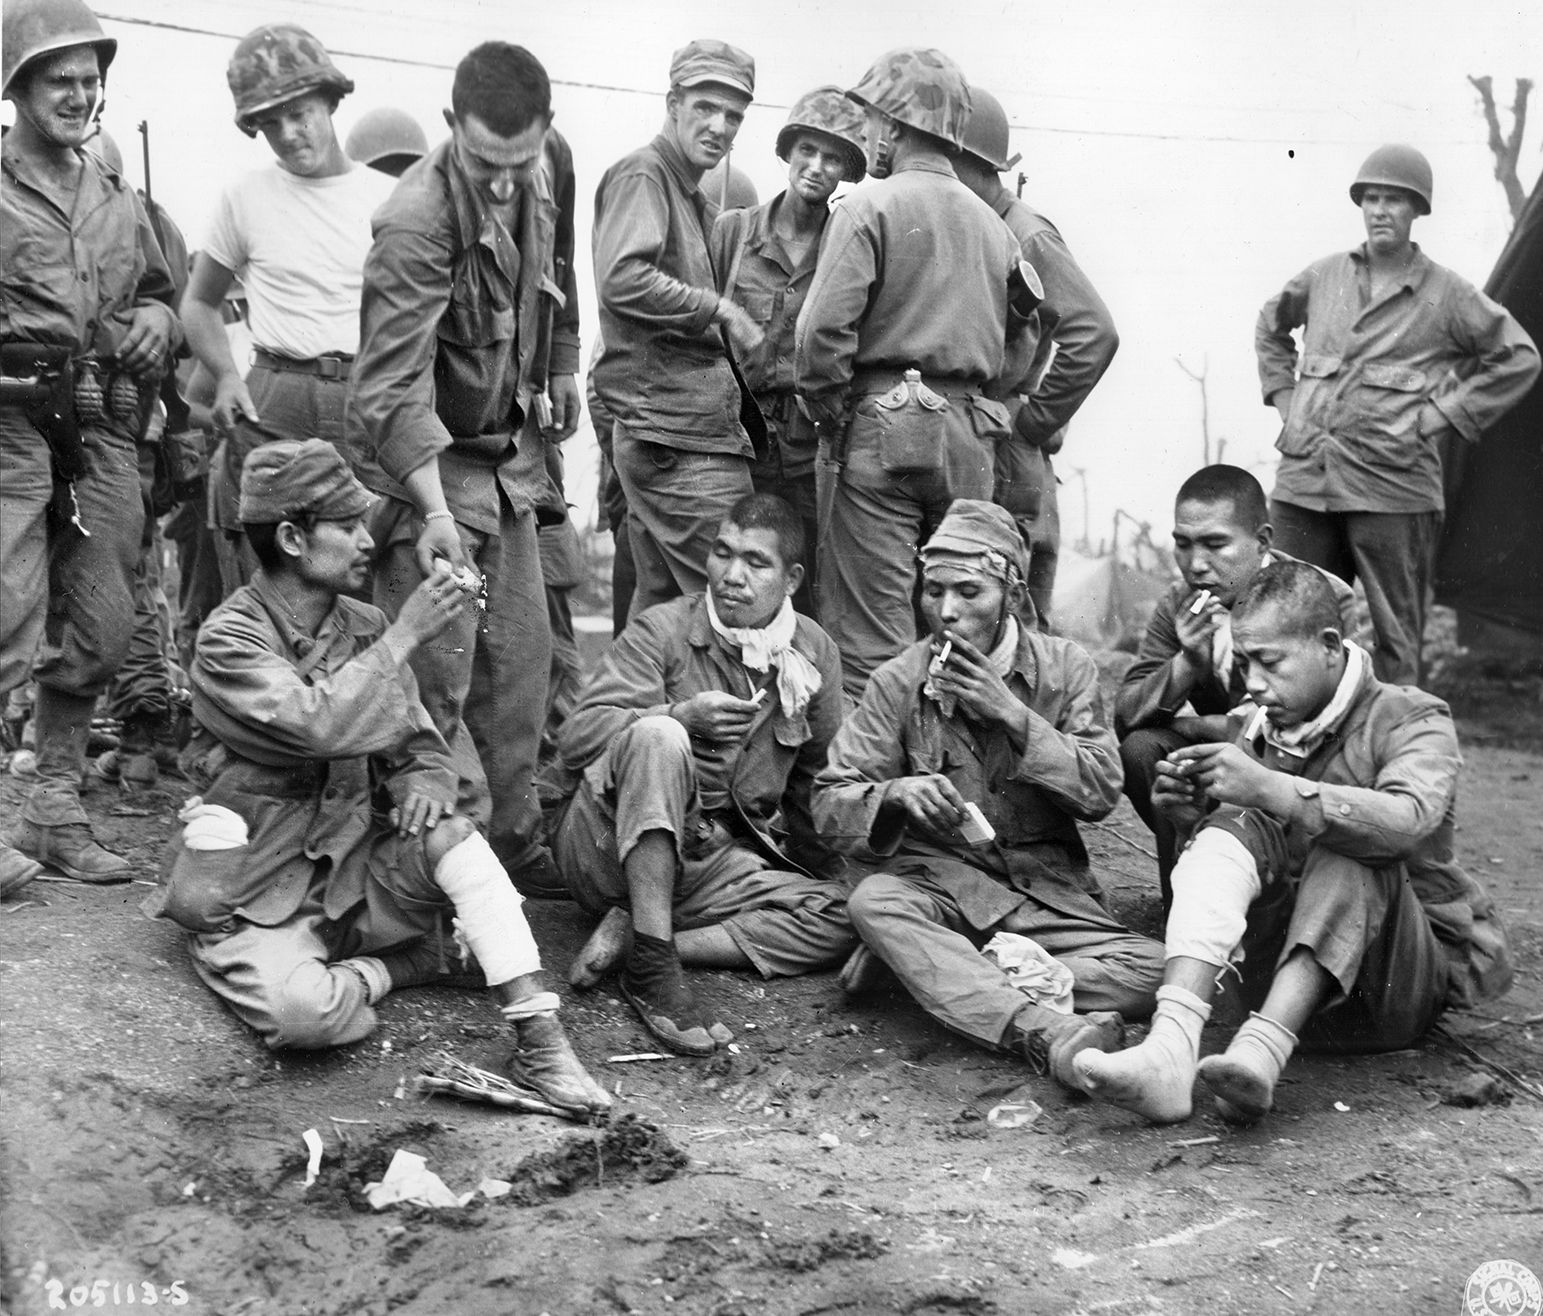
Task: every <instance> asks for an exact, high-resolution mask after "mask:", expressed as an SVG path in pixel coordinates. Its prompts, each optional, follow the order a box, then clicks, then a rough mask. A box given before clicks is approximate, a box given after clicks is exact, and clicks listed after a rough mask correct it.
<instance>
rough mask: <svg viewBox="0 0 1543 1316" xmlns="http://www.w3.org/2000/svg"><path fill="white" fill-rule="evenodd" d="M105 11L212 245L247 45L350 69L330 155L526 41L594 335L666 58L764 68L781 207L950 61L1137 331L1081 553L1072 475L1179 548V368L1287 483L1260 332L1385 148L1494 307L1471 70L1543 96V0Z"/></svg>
mask: <svg viewBox="0 0 1543 1316" xmlns="http://www.w3.org/2000/svg"><path fill="white" fill-rule="evenodd" d="M99 12H100V13H101V14H102V15H103V17H104V23H105V26H106V28H107V30H108V32H109V33H110V34H111V35H113V36H116V37H117V38H118V39H119V42H120V50H119V56H118V61H117V63H116V64H115V65H114V67H113V70H112V76H111V78H110V81H109V98H108V108H107V117H106V122H107V124H108V126H109V127H110V128H111V129H112V131H113V133H114V135H115V136H116V137H117V138H118V140H119V143H120V145H121V146H122V147H123V151H124V154H125V156H126V157H127V158H128V161H129V164H128V172H129V175H130V177H131V178H133V179H135V180H136V181H137V180H139V178H140V175H141V170H140V164H139V159H138V147H139V139H138V135H137V134H136V133H135V131H134V126H135V124H136V123H138V122H139V121H140V120H141V119H148V120H149V122H150V125H151V132H152V141H153V146H154V159H153V162H152V167H153V182H154V185H155V194H156V196H157V198H158V199H159V200H161V201H162V202H163V204H165V205H166V206H167V207H168V208H169V209H170V211H171V212H172V214H173V216H174V217H175V218H176V219H177V220H178V221H179V222H180V223H181V224H182V226H183V227H184V228H185V229H186V230H187V232H188V236H189V239H190V242H191V243H192V245H194V246H196V245H197V244H198V243H199V241H200V240H201V238H202V236H203V232H204V228H205V226H206V224H207V222H208V218H209V215H210V213H211V210H212V207H213V203H214V200H215V198H216V196H217V195H218V193H219V191H220V189H221V188H222V187H223V186H224V185H225V184H226V183H227V182H228V181H230V179H231V178H232V177H234V176H236V175H237V174H238V173H240V172H241V171H244V170H247V169H251V168H255V167H257V166H259V165H261V164H263V163H265V162H266V160H267V159H269V158H270V157H269V156H268V154H267V150H266V147H265V146H264V145H263V143H262V141H261V139H258V140H257V141H256V142H249V141H248V140H247V139H246V138H245V137H244V136H242V135H241V134H240V133H239V132H238V131H237V130H236V129H235V127H234V126H233V125H232V122H231V102H230V97H229V93H228V91H227V89H226V85H225V65H226V62H227V60H228V58H229V56H230V53H231V50H232V49H233V47H234V43H235V40H236V39H237V38H238V37H239V36H240V35H242V34H243V33H244V32H246V31H248V30H249V29H250V28H252V27H255V26H257V25H258V24H259V23H263V22H268V21H274V20H281V19H288V20H292V21H296V22H300V23H302V24H303V25H305V26H306V27H308V28H309V29H310V30H311V31H313V32H314V33H315V34H316V35H317V36H318V37H319V38H321V40H322V41H323V42H324V43H325V44H326V45H327V46H328V47H329V49H331V50H332V51H333V52H334V54H335V58H336V60H337V63H338V64H339V65H340V67H342V68H343V70H344V71H345V72H346V73H348V74H349V75H350V76H352V77H353V78H354V80H355V82H356V83H357V85H358V90H357V92H356V94H355V95H353V96H351V97H349V98H348V99H347V100H345V101H344V102H343V104H342V106H341V107H340V109H339V111H338V125H339V129H340V133H346V131H347V129H348V127H349V126H350V125H351V124H352V123H353V121H354V120H355V119H356V118H357V117H358V115H359V114H361V113H362V112H363V111H364V110H366V109H369V108H370V107H372V106H376V105H382V104H392V105H396V106H399V107H400V108H402V109H405V110H407V111H409V112H410V113H412V114H414V115H415V116H417V118H418V119H419V121H420V122H421V123H423V125H424V127H425V129H426V130H427V131H428V133H429V137H430V140H431V141H434V140H438V138H439V137H440V136H441V135H442V131H443V129H442V121H441V119H440V110H441V108H442V107H443V106H445V105H446V104H448V102H449V90H450V78H451V70H452V69H453V67H454V65H455V63H456V61H457V60H458V59H459V58H460V56H461V55H463V54H464V53H465V52H466V51H467V50H468V49H470V48H471V46H473V45H474V44H476V43H477V42H478V41H481V40H485V39H488V38H494V37H496V38H501V39H505V40H511V41H516V42H519V43H521V44H524V45H527V46H529V47H530V48H531V49H532V50H533V51H535V52H536V54H537V55H538V56H539V57H540V58H541V59H542V61H543V62H544V63H545V64H546V66H547V69H548V71H549V73H550V74H551V75H552V78H553V81H554V83H555V84H557V85H556V86H555V87H554V100H555V103H556V107H557V116H558V117H557V123H558V125H559V127H561V129H562V131H563V132H564V133H565V134H566V135H567V136H568V138H569V141H570V142H571V144H572V146H573V150H574V156H575V160H576V163H577V167H578V170H579V214H578V222H579V227H580V249H581V256H580V262H581V264H580V270H579V277H580V279H581V281H582V284H581V297H582V298H583V301H584V305H583V307H582V315H583V318H584V324H585V328H586V331H592V329H593V326H594V323H595V316H594V310H593V293H592V285H591V282H590V273H589V270H588V267H587V252H588V229H589V218H590V199H591V197H592V195H593V187H594V184H595V183H596V181H597V180H598V179H599V177H600V175H601V173H602V172H603V171H604V170H605V168H606V167H607V166H608V165H609V164H610V163H611V162H612V161H613V160H615V159H616V158H618V157H619V156H620V155H622V154H624V153H625V152H627V151H629V150H631V149H633V148H634V147H636V146H638V145H640V144H641V143H642V142H644V141H645V140H647V139H648V138H649V137H651V136H652V135H653V133H654V132H655V131H656V130H657V129H658V126H659V123H660V121H661V118H662V114H663V91H664V89H665V82H666V78H667V71H668V67H669V59H670V54H671V52H672V51H673V50H674V49H675V48H676V47H678V46H680V45H682V44H684V43H685V42H686V41H687V40H689V39H691V38H692V37H697V36H711V37H719V38H722V39H725V40H728V41H731V42H733V43H735V44H736V45H739V46H742V47H743V48H744V49H746V50H748V51H749V52H750V53H751V54H752V55H754V56H755V59H756V64H757V73H758V86H757V91H758V103H757V104H756V105H755V106H753V107H752V109H751V111H750V114H749V116H748V117H747V119H746V122H745V126H744V128H743V130H742V131H741V133H740V137H739V141H738V143H737V147H736V150H735V154H734V160H735V163H736V164H737V165H739V166H740V167H741V168H743V169H745V170H746V171H747V172H749V174H750V175H751V177H752V178H753V179H754V180H755V182H756V184H757V187H758V188H759V189H760V193H761V197H762V199H763V200H765V199H768V198H769V197H771V196H772V195H774V194H775V192H776V191H777V190H779V189H780V188H781V186H782V184H783V166H782V165H781V163H780V162H779V161H778V160H777V159H776V156H775V155H774V153H773V141H774V139H775V137H776V133H777V129H778V128H779V127H780V126H781V123H782V120H783V117H784V115H785V114H786V107H787V106H788V105H789V104H790V103H791V101H792V100H793V99H794V98H795V97H797V96H798V95H799V94H801V93H802V92H803V91H805V90H807V89H808V88H810V87H812V86H815V85H817V84H819V83H823V82H835V83H840V84H841V85H844V86H850V85H852V84H853V83H854V82H855V81H856V80H857V79H858V78H859V77H860V76H861V75H862V72H863V70H864V69H865V68H866V67H867V66H868V64H869V63H871V62H872V60H873V59H874V58H875V57H877V56H878V55H879V54H881V53H882V52H883V51H885V50H887V49H889V48H891V47H893V46H897V45H906V44H921V45H935V46H938V47H939V48H940V49H942V50H944V51H946V52H947V53H948V54H950V55H951V56H953V57H954V58H955V59H956V60H957V61H958V62H959V64H960V65H961V66H962V67H963V69H964V71H965V73H966V75H967V76H968V77H969V79H970V80H971V82H973V83H976V84H978V85H980V86H982V87H985V88H987V89H989V90H990V91H992V92H994V93H995V94H996V95H997V96H998V98H999V99H1000V100H1001V101H1002V102H1003V104H1004V105H1005V106H1006V107H1007V111H1008V115H1009V118H1010V120H1011V122H1012V123H1013V124H1014V125H1015V128H1014V132H1013V148H1014V150H1017V151H1021V152H1022V153H1023V156H1024V161H1023V163H1022V165H1021V166H1020V168H1022V169H1023V170H1025V172H1026V173H1027V175H1028V184H1027V188H1026V190H1025V193H1024V195H1025V197H1026V199H1027V200H1029V201H1030V203H1031V204H1033V205H1034V206H1035V207H1036V208H1038V209H1040V210H1041V211H1043V212H1044V213H1045V214H1046V215H1048V216H1049V217H1050V218H1051V219H1052V220H1054V221H1055V223H1056V224H1057V225H1058V226H1059V227H1060V229H1061V231H1062V232H1063V234H1064V235H1065V236H1066V238H1067V240H1068V242H1069V243H1070V245H1071V248H1072V250H1073V252H1074V253H1075V254H1076V256H1077V258H1078V260H1079V261H1080V262H1081V264H1082V265H1083V267H1084V268H1085V269H1086V270H1087V271H1088V273H1089V275H1090V276H1091V277H1092V279H1093V280H1094V282H1095V284H1096V285H1097V286H1098V288H1099V289H1100V291H1101V292H1102V293H1103V295H1104V298H1105V300H1106V301H1107V302H1108V303H1109V305H1110V307H1111V308H1112V310H1113V312H1114V316H1115V319H1116V322H1117V323H1118V325H1119V329H1120V334H1121V339H1122V345H1121V348H1120V353H1119V355H1118V356H1117V357H1116V359H1115V362H1114V365H1113V367H1112V368H1111V370H1110V372H1109V374H1108V375H1107V376H1106V377H1105V379H1104V382H1103V383H1102V384H1101V385H1100V386H1099V388H1098V390H1097V391H1096V392H1095V393H1094V394H1093V396H1092V398H1091V400H1090V401H1089V403H1088V404H1087V405H1086V406H1085V407H1084V409H1083V411H1082V412H1081V413H1080V415H1079V416H1078V418H1077V420H1076V421H1075V422H1074V424H1073V426H1072V430H1071V435H1070V438H1069V441H1068V445H1067V448H1066V451H1065V453H1064V455H1063V457H1062V459H1061V460H1060V463H1059V465H1060V471H1061V476H1062V479H1063V480H1064V481H1065V482H1066V487H1065V488H1064V490H1063V495H1062V502H1063V516H1064V519H1065V522H1066V530H1067V534H1068V537H1069V538H1076V537H1077V536H1079V535H1080V534H1081V533H1082V532H1083V530H1084V526H1083V516H1082V501H1083V499H1082V489H1081V487H1080V486H1079V484H1078V483H1077V481H1076V477H1075V475H1074V474H1073V472H1074V471H1075V470H1076V469H1077V468H1084V469H1085V470H1086V472H1087V483H1088V490H1089V495H1090V501H1091V506H1092V517H1091V520H1092V526H1091V532H1092V535H1093V537H1094V539H1095V540H1097V539H1099V538H1102V537H1107V535H1108V533H1109V529H1108V527H1109V525H1110V522H1111V519H1112V517H1113V515H1114V511H1115V509H1116V508H1124V509H1126V510H1128V511H1129V512H1131V513H1133V514H1134V515H1136V516H1137V517H1139V518H1141V519H1143V520H1151V521H1152V522H1153V524H1154V530H1155V531H1156V532H1157V534H1158V535H1160V536H1161V535H1165V534H1166V532H1167V529H1168V526H1169V520H1168V518H1169V516H1170V508H1171V501H1170V500H1171V497H1172V491H1173V489H1174V488H1175V487H1176V486H1177V484H1178V483H1179V481H1180V480H1181V479H1182V478H1183V477H1184V476H1185V475H1186V474H1188V473H1189V471H1190V470H1192V469H1193V468H1194V467H1195V466H1197V465H1198V464H1199V462H1200V459H1201V440H1200V405H1199V402H1200V399H1199V390H1198V389H1197V387H1196V385H1195V384H1194V383H1192V382H1191V381H1190V380H1189V379H1188V378H1186V377H1185V376H1184V375H1183V374H1182V373H1181V372H1180V371H1179V369H1178V367H1177V366H1176V365H1175V364H1174V358H1175V357H1181V358H1182V359H1183V360H1184V361H1185V362H1186V363H1187V364H1188V365H1190V366H1191V367H1192V368H1194V369H1196V370H1199V369H1200V368H1201V367H1202V366H1206V367H1207V368H1208V370H1209V378H1210V401H1211V429H1212V434H1213V437H1221V438H1225V439H1226V440H1227V448H1226V457H1227V459H1228V460H1233V461H1237V462H1239V463H1241V464H1243V465H1251V464H1254V463H1261V465H1260V466H1259V473H1260V475H1261V477H1262V478H1264V479H1265V482H1266V487H1268V483H1269V479H1270V473H1269V470H1268V463H1269V459H1270V455H1271V452H1272V448H1271V445H1272V443H1273V440H1274V437H1275V432H1276V429H1277V428H1278V427H1277V425H1276V423H1275V421H1274V413H1273V412H1272V411H1269V410H1267V409H1266V408H1265V407H1264V406H1263V405H1262V403H1261V402H1260V400H1259V397H1258V392H1257V376H1256V373H1255V367H1254V358H1253V349H1252V334H1253V323H1254V317H1255V315H1256V314H1257V312H1258V308H1259V306H1260V304H1261V303H1262V302H1263V301H1264V299H1265V298H1266V297H1268V296H1269V295H1270V294H1272V293H1273V292H1274V291H1276V290H1277V289H1278V288H1279V286H1280V285H1281V284H1282V283H1283V282H1284V281H1285V280H1286V279H1287V278H1288V277H1289V276H1290V275H1292V274H1294V273H1295V272H1296V271H1298V270H1299V269H1301V268H1302V267H1303V266H1305V265H1306V264H1307V263H1308V262H1309V261H1311V260H1313V259H1316V258H1317V257H1318V256H1321V255H1323V254H1325V253H1327V252H1329V251H1332V250H1334V249H1336V248H1345V247H1349V246H1352V245H1354V244H1355V243H1357V242H1358V241H1360V239H1361V238H1362V236H1363V234H1362V231H1361V227H1360V220H1359V215H1358V214H1357V212H1356V211H1355V210H1354V209H1353V208H1352V206H1351V204H1350V201H1349V199H1348V196H1347V193H1346V188H1347V187H1348V184H1349V182H1350V179H1351V178H1352V177H1353V175H1354V171H1355V169H1356V167H1357V165H1358V164H1359V163H1360V161H1361V159H1362V158H1363V157H1364V156H1365V154H1366V153H1367V152H1368V151H1369V150H1370V149H1371V148H1372V147H1374V146H1376V145H1377V144H1378V143H1380V142H1383V141H1388V140H1407V141H1411V142H1413V143H1415V144H1416V145H1418V146H1420V147H1421V148H1422V149H1423V150H1424V151H1425V152H1426V154H1427V155H1429V156H1430V158H1431V160H1432V163H1433V165H1434V167H1435V176H1436V196H1435V213H1434V214H1433V215H1431V216H1430V218H1428V219H1425V220H1422V221H1420V222H1419V223H1418V224H1417V225H1416V228H1415V237H1416V240H1417V241H1419V242H1420V243H1421V244H1422V246H1424V248H1425V249H1426V251H1427V252H1429V253H1430V254H1431V255H1432V256H1433V257H1434V258H1435V259H1436V260H1438V261H1440V262H1442V263H1443V264H1446V265H1450V266H1451V267H1453V268H1454V269H1456V270H1458V271H1459V272H1460V273H1462V274H1464V275H1465V276H1467V277H1468V278H1470V279H1472V280H1473V281H1474V282H1475V283H1480V284H1482V282H1483V281H1484V279H1485V277H1486V275H1487V274H1488V272H1489V269H1490V267H1491V265H1492V264H1493V262H1494V259H1495V256H1496V255H1497V254H1498V252H1499V250H1500V247H1501V245H1502V244H1503V242H1504V240H1505V236H1506V233H1507V231H1508V229H1509V217H1508V215H1507V212H1506V207H1505V202H1504V198H1503V196H1502V193H1501V191H1500V187H1499V185H1498V184H1497V183H1496V182H1495V181H1494V178H1493V176H1492V173H1491V160H1490V155H1489V152H1488V149H1487V147H1486V145H1485V129H1484V126H1483V123H1482V120H1481V118H1480V115H1479V112H1478V98H1477V95H1476V94H1475V93H1474V91H1473V89H1472V88H1471V87H1470V86H1469V85H1468V83H1467V81H1466V78H1465V75H1467V74H1470V73H1472V74H1485V73H1488V74H1491V75H1493V76H1494V77H1495V79H1496V82H1497V91H1498V93H1499V97H1500V100H1501V102H1502V108H1503V115H1504V122H1505V123H1506V125H1507V127H1508V126H1509V114H1508V112H1507V111H1508V107H1509V102H1510V98H1511V92H1512V80H1513V79H1514V78H1515V77H1517V76H1523V77H1533V78H1535V79H1538V80H1539V81H1540V82H1543V67H1540V64H1543V4H1539V3H1538V0H1463V2H1462V3H1454V2H1453V0H1439V2H1438V0H1297V2H1296V3H1294V4H1290V5H1280V4H1272V5H1265V4H1261V3H1257V2H1256V0H1250V2H1247V3H1244V2H1242V0H1231V2H1225V0H1162V2H1161V3H1140V2H1138V0H1081V2H1080V3H1078V4H1075V5H1031V4H1028V3H1025V2H1024V0H1015V2H1014V3H1003V2H1001V0H845V3H839V4H837V3H831V2H830V0H827V2H826V3H821V4H816V3H810V0H780V2H779V3H766V0H720V2H719V3H706V2H705V0H672V2H670V3H647V2H646V0H567V2H566V3H563V4H547V5H512V4H508V3H505V0H496V2H490V3H484V2H483V0H428V2H425V0H415V2H414V3H408V2H407V0H267V2H266V3H261V4H259V3H252V2H250V0H101V5H100V10H99ZM156 24H161V25H170V26H155V25H156ZM175 28H184V29H205V30H207V31H208V32H212V33H216V34H218V35H202V34H199V33H196V32H189V31H179V30H174V29H175ZM1534 122H1535V123H1538V122H1543V103H1540V104H1537V105H1535V107H1534ZM1540 136H1543V134H1540V132H1539V131H1538V130H1537V129H1536V128H1534V129H1533V130H1531V131H1529V133H1528V138H1527V143H1526V146H1525V149H1524V152H1523V157H1522V160H1523V164H1522V170H1521V173H1522V179H1523V183H1524V185H1526V186H1529V187H1530V186H1531V184H1532V183H1533V182H1534V181H1535V179H1536V177H1537V175H1538V172H1539V170H1540V168H1543V153H1540V151H1539V140H1540ZM573 456H574V459H575V460H574V461H573V462H571V464H570V465H571V467H577V468H578V469H575V470H573V473H572V475H573V477H577V478H576V479H575V478H572V477H570V484H571V485H576V486H577V487H576V488H571V489H570V497H571V498H572V499H573V501H575V502H579V503H580V504H581V512H583V513H585V514H586V515H587V508H586V507H585V506H584V502H585V498H586V494H587V491H588V490H590V489H592V483H591V480H590V479H588V478H585V476H584V474H583V469H582V468H583V467H584V466H586V465H587V464H588V462H587V461H586V459H585V457H583V456H580V454H579V453H578V452H575V453H574V454H573ZM575 495H577V496H575Z"/></svg>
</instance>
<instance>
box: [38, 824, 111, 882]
mask: <svg viewBox="0 0 1543 1316" xmlns="http://www.w3.org/2000/svg"><path fill="white" fill-rule="evenodd" d="M10 840H11V844H12V845H14V846H15V847H16V848H17V849H18V850H20V851H21V852H22V854H24V855H26V856H28V857H29V858H31V859H36V860H37V861H38V863H40V864H42V865H44V866H45V867H47V868H52V869H55V870H56V871H58V872H60V873H63V874H64V875H65V876H66V877H70V878H74V880H75V881H77V882H91V883H95V884H99V885H107V884H109V883H113V882H128V881H130V880H131V878H130V876H129V873H130V869H131V868H132V865H131V864H130V863H129V861H128V860H127V859H125V858H123V856H122V855H115V854H113V853H112V851H110V850H105V849H103V848H102V847H101V846H100V845H98V844H97V841H96V837H95V836H93V835H92V834H91V826H90V824H89V823H63V824H61V825H59V826H57V827H44V826H42V825H40V824H38V823H34V822H28V821H27V820H26V819H25V818H24V819H22V821H21V822H20V823H18V824H17V826H16V828H15V830H14V831H13V832H12V833H11V837H10Z"/></svg>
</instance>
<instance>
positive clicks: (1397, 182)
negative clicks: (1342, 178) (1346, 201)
mask: <svg viewBox="0 0 1543 1316" xmlns="http://www.w3.org/2000/svg"><path fill="white" fill-rule="evenodd" d="M1374 184H1376V185H1380V186H1382V187H1401V188H1403V189H1404V191H1406V192H1412V193H1413V194H1414V195H1415V196H1416V197H1418V198H1419V205H1418V207H1417V208H1418V210H1419V212H1420V214H1422V215H1428V214H1430V198H1431V192H1432V191H1433V190H1434V189H1433V187H1432V178H1431V170H1430V161H1429V160H1427V159H1426V158H1425V157H1424V156H1423V155H1421V154H1420V152H1418V151H1417V150H1415V149H1414V147H1412V146H1405V145H1404V144H1403V143H1402V142H1390V143H1389V144H1388V145H1387V146H1379V147H1378V148H1377V149H1376V150H1375V151H1373V152H1372V153H1371V154H1370V155H1369V156H1367V157H1366V162H1365V163H1364V164H1363V165H1362V166H1361V168H1360V171H1359V172H1358V173H1357V174H1356V176H1355V182H1353V183H1352V184H1351V185H1350V199H1351V200H1352V201H1354V202H1355V203H1356V205H1360V204H1361V193H1362V192H1364V191H1365V190H1366V189H1367V188H1368V187H1371V186H1373V185H1374Z"/></svg>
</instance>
